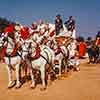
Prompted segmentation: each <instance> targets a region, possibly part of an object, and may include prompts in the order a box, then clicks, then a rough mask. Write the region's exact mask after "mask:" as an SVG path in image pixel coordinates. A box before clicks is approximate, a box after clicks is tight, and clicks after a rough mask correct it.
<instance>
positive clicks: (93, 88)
mask: <svg viewBox="0 0 100 100" xmlns="http://www.w3.org/2000/svg"><path fill="white" fill-rule="evenodd" d="M7 83H8V79H7V70H6V65H5V64H0V100H100V64H87V61H81V65H80V71H79V72H72V73H71V75H69V76H68V77H67V78H66V79H61V80H58V79H57V80H55V81H53V83H52V84H51V85H49V86H48V87H47V89H46V90H45V91H40V86H39V85H38V86H37V87H36V88H35V89H33V90H32V89H30V88H29V84H30V81H29V82H26V83H25V84H23V85H22V87H21V88H20V89H15V88H12V89H8V88H7Z"/></svg>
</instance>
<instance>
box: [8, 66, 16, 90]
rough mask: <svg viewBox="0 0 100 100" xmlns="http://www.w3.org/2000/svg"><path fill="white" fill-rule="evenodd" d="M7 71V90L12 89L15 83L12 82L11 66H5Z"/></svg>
mask: <svg viewBox="0 0 100 100" xmlns="http://www.w3.org/2000/svg"><path fill="white" fill-rule="evenodd" d="M7 70H8V81H9V82H8V88H12V87H13V86H14V85H15V81H13V80H12V68H11V65H8V66H7Z"/></svg>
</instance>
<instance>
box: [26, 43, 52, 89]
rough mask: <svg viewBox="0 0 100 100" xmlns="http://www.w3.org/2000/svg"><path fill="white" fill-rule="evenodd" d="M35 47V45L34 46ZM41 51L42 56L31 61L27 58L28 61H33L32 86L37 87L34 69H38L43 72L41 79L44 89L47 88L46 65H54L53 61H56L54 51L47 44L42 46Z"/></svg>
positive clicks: (31, 71)
mask: <svg viewBox="0 0 100 100" xmlns="http://www.w3.org/2000/svg"><path fill="white" fill-rule="evenodd" d="M33 48H34V47H33ZM40 49H41V52H40V57H39V58H37V59H35V60H32V61H29V59H28V60H27V63H28V64H29V63H31V65H29V66H31V70H30V74H31V79H32V84H31V86H30V87H31V88H34V87H35V79H34V74H33V69H38V70H39V71H40V72H41V80H42V88H41V89H42V90H44V89H46V83H45V79H46V65H47V64H49V65H51V66H53V61H54V52H53V51H52V50H51V49H50V48H49V47H47V46H45V45H41V46H40Z"/></svg>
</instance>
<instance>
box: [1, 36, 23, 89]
mask: <svg viewBox="0 0 100 100" xmlns="http://www.w3.org/2000/svg"><path fill="white" fill-rule="evenodd" d="M0 43H1V42H0ZM2 45H3V47H6V55H5V57H4V60H5V63H6V64H7V70H8V88H11V87H13V86H14V85H15V81H14V80H13V75H12V71H13V70H15V68H16V88H19V87H20V86H21V82H20V76H19V70H20V63H21V57H20V56H19V54H18V52H17V51H16V52H15V51H14V50H15V47H16V44H15V42H14V41H13V39H12V38H11V37H9V36H8V37H6V38H5V41H4V43H3V42H2ZM2 45H0V46H2ZM14 66H15V68H14Z"/></svg>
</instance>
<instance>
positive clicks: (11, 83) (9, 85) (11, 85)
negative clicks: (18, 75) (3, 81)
mask: <svg viewBox="0 0 100 100" xmlns="http://www.w3.org/2000/svg"><path fill="white" fill-rule="evenodd" d="M15 84H16V82H15V81H11V82H10V83H9V84H8V89H11V88H13V87H14V86H15Z"/></svg>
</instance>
